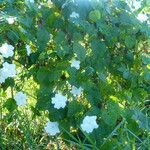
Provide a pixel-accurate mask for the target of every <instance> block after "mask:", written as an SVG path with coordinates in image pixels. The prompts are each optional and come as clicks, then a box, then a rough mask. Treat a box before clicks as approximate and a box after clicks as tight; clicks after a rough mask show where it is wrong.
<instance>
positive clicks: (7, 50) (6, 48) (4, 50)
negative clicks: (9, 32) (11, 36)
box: [0, 43, 14, 58]
mask: <svg viewBox="0 0 150 150" xmlns="http://www.w3.org/2000/svg"><path fill="white" fill-rule="evenodd" d="M13 50H14V47H13V46H12V45H9V44H7V43H4V44H2V46H1V47H0V53H1V54H2V56H3V57H5V58H8V57H12V56H13V55H14V52H13Z"/></svg>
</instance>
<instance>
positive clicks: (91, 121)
mask: <svg viewBox="0 0 150 150" xmlns="http://www.w3.org/2000/svg"><path fill="white" fill-rule="evenodd" d="M96 118H97V116H86V117H85V118H84V119H83V123H82V124H81V128H82V130H83V131H85V132H87V133H91V132H93V130H94V129H96V128H98V124H97V122H96Z"/></svg>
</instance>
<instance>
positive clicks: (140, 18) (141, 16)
mask: <svg viewBox="0 0 150 150" xmlns="http://www.w3.org/2000/svg"><path fill="white" fill-rule="evenodd" d="M137 19H138V20H140V21H141V22H144V21H147V20H148V16H147V15H146V14H143V13H140V14H138V16H137Z"/></svg>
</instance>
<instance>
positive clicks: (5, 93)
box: [0, 0, 150, 150]
mask: <svg viewBox="0 0 150 150" xmlns="http://www.w3.org/2000/svg"><path fill="white" fill-rule="evenodd" d="M148 4H149V3H148V0H145V1H141V7H140V8H139V9H137V10H133V8H132V9H131V7H130V6H129V5H128V4H127V3H126V2H125V1H123V0H120V1H116V0H112V1H107V0H106V1H97V0H93V1H92V0H87V1H86V2H85V1H84V0H76V1H71V0H70V1H68V0H61V1H60V0H52V1H49V0H48V1H46V0H37V1H36V0H35V2H34V3H33V2H31V1H29V0H26V1H25V2H24V1H23V0H5V1H3V0H0V46H1V45H2V44H4V43H8V44H10V45H12V46H13V47H14V55H13V57H8V58H2V57H1V61H0V65H1V68H2V64H3V62H9V63H12V64H15V65H16V68H17V75H16V76H15V77H14V78H7V79H6V80H5V82H2V83H1V85H0V94H1V101H3V103H1V104H2V106H1V107H2V108H1V109H6V110H5V111H7V113H6V114H5V115H6V116H7V115H8V116H9V115H12V114H16V112H17V111H18V109H19V106H17V104H16V102H15V99H14V95H15V93H16V92H19V91H24V92H25V93H26V94H27V96H28V107H30V109H31V111H32V113H33V118H36V117H37V116H39V115H42V114H43V113H42V112H44V113H45V112H46V117H48V118H49V120H50V121H53V122H58V123H59V129H60V131H61V133H60V134H58V136H61V137H62V139H63V140H64V141H65V142H66V143H73V144H75V145H77V146H78V147H79V148H81V149H84V148H85V149H86V148H87V149H102V150H105V149H110V150H111V149H136V148H140V149H145V150H146V149H147V148H148V147H149V146H150V134H149V131H150V116H149V115H150V111H149V106H150V102H149V98H150V97H149V93H150V56H149V52H150V51H149V48H150V20H146V21H143V20H139V19H138V14H139V13H146V12H147V13H148V12H149V8H148ZM73 12H74V13H73ZM71 14H72V15H71ZM73 15H74V16H73ZM148 15H150V14H148ZM148 15H147V16H148ZM9 17H15V21H14V23H8V19H7V18H9ZM148 19H149V18H148ZM26 45H28V46H29V47H30V50H31V52H30V54H28V53H27V48H26ZM73 59H75V60H77V61H79V62H80V68H79V69H77V68H75V67H71V63H72V60H73ZM78 65H79V64H78ZM73 86H75V87H76V88H79V87H81V88H82V92H81V93H80V95H73V94H72V93H71V89H72V87H73ZM57 93H62V95H64V96H66V97H67V103H66V106H65V108H60V109H56V108H54V105H53V104H52V103H51V102H52V98H54V97H55V94H57ZM33 101H34V102H33ZM85 116H97V124H98V128H97V129H94V130H93V132H92V133H86V132H84V131H83V130H82V129H81V123H82V121H83V119H84V118H85ZM1 119H2V118H1ZM3 119H4V118H3ZM44 123H45V122H44ZM43 129H44V128H43ZM0 144H1V143H0Z"/></svg>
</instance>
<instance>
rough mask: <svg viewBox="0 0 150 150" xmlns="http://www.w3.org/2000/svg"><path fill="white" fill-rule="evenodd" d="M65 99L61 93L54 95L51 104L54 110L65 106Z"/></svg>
mask: <svg viewBox="0 0 150 150" xmlns="http://www.w3.org/2000/svg"><path fill="white" fill-rule="evenodd" d="M66 102H67V97H66V96H63V95H62V94H61V93H58V94H55V97H53V98H52V104H54V108H57V109H60V108H64V107H65V106H66Z"/></svg>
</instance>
